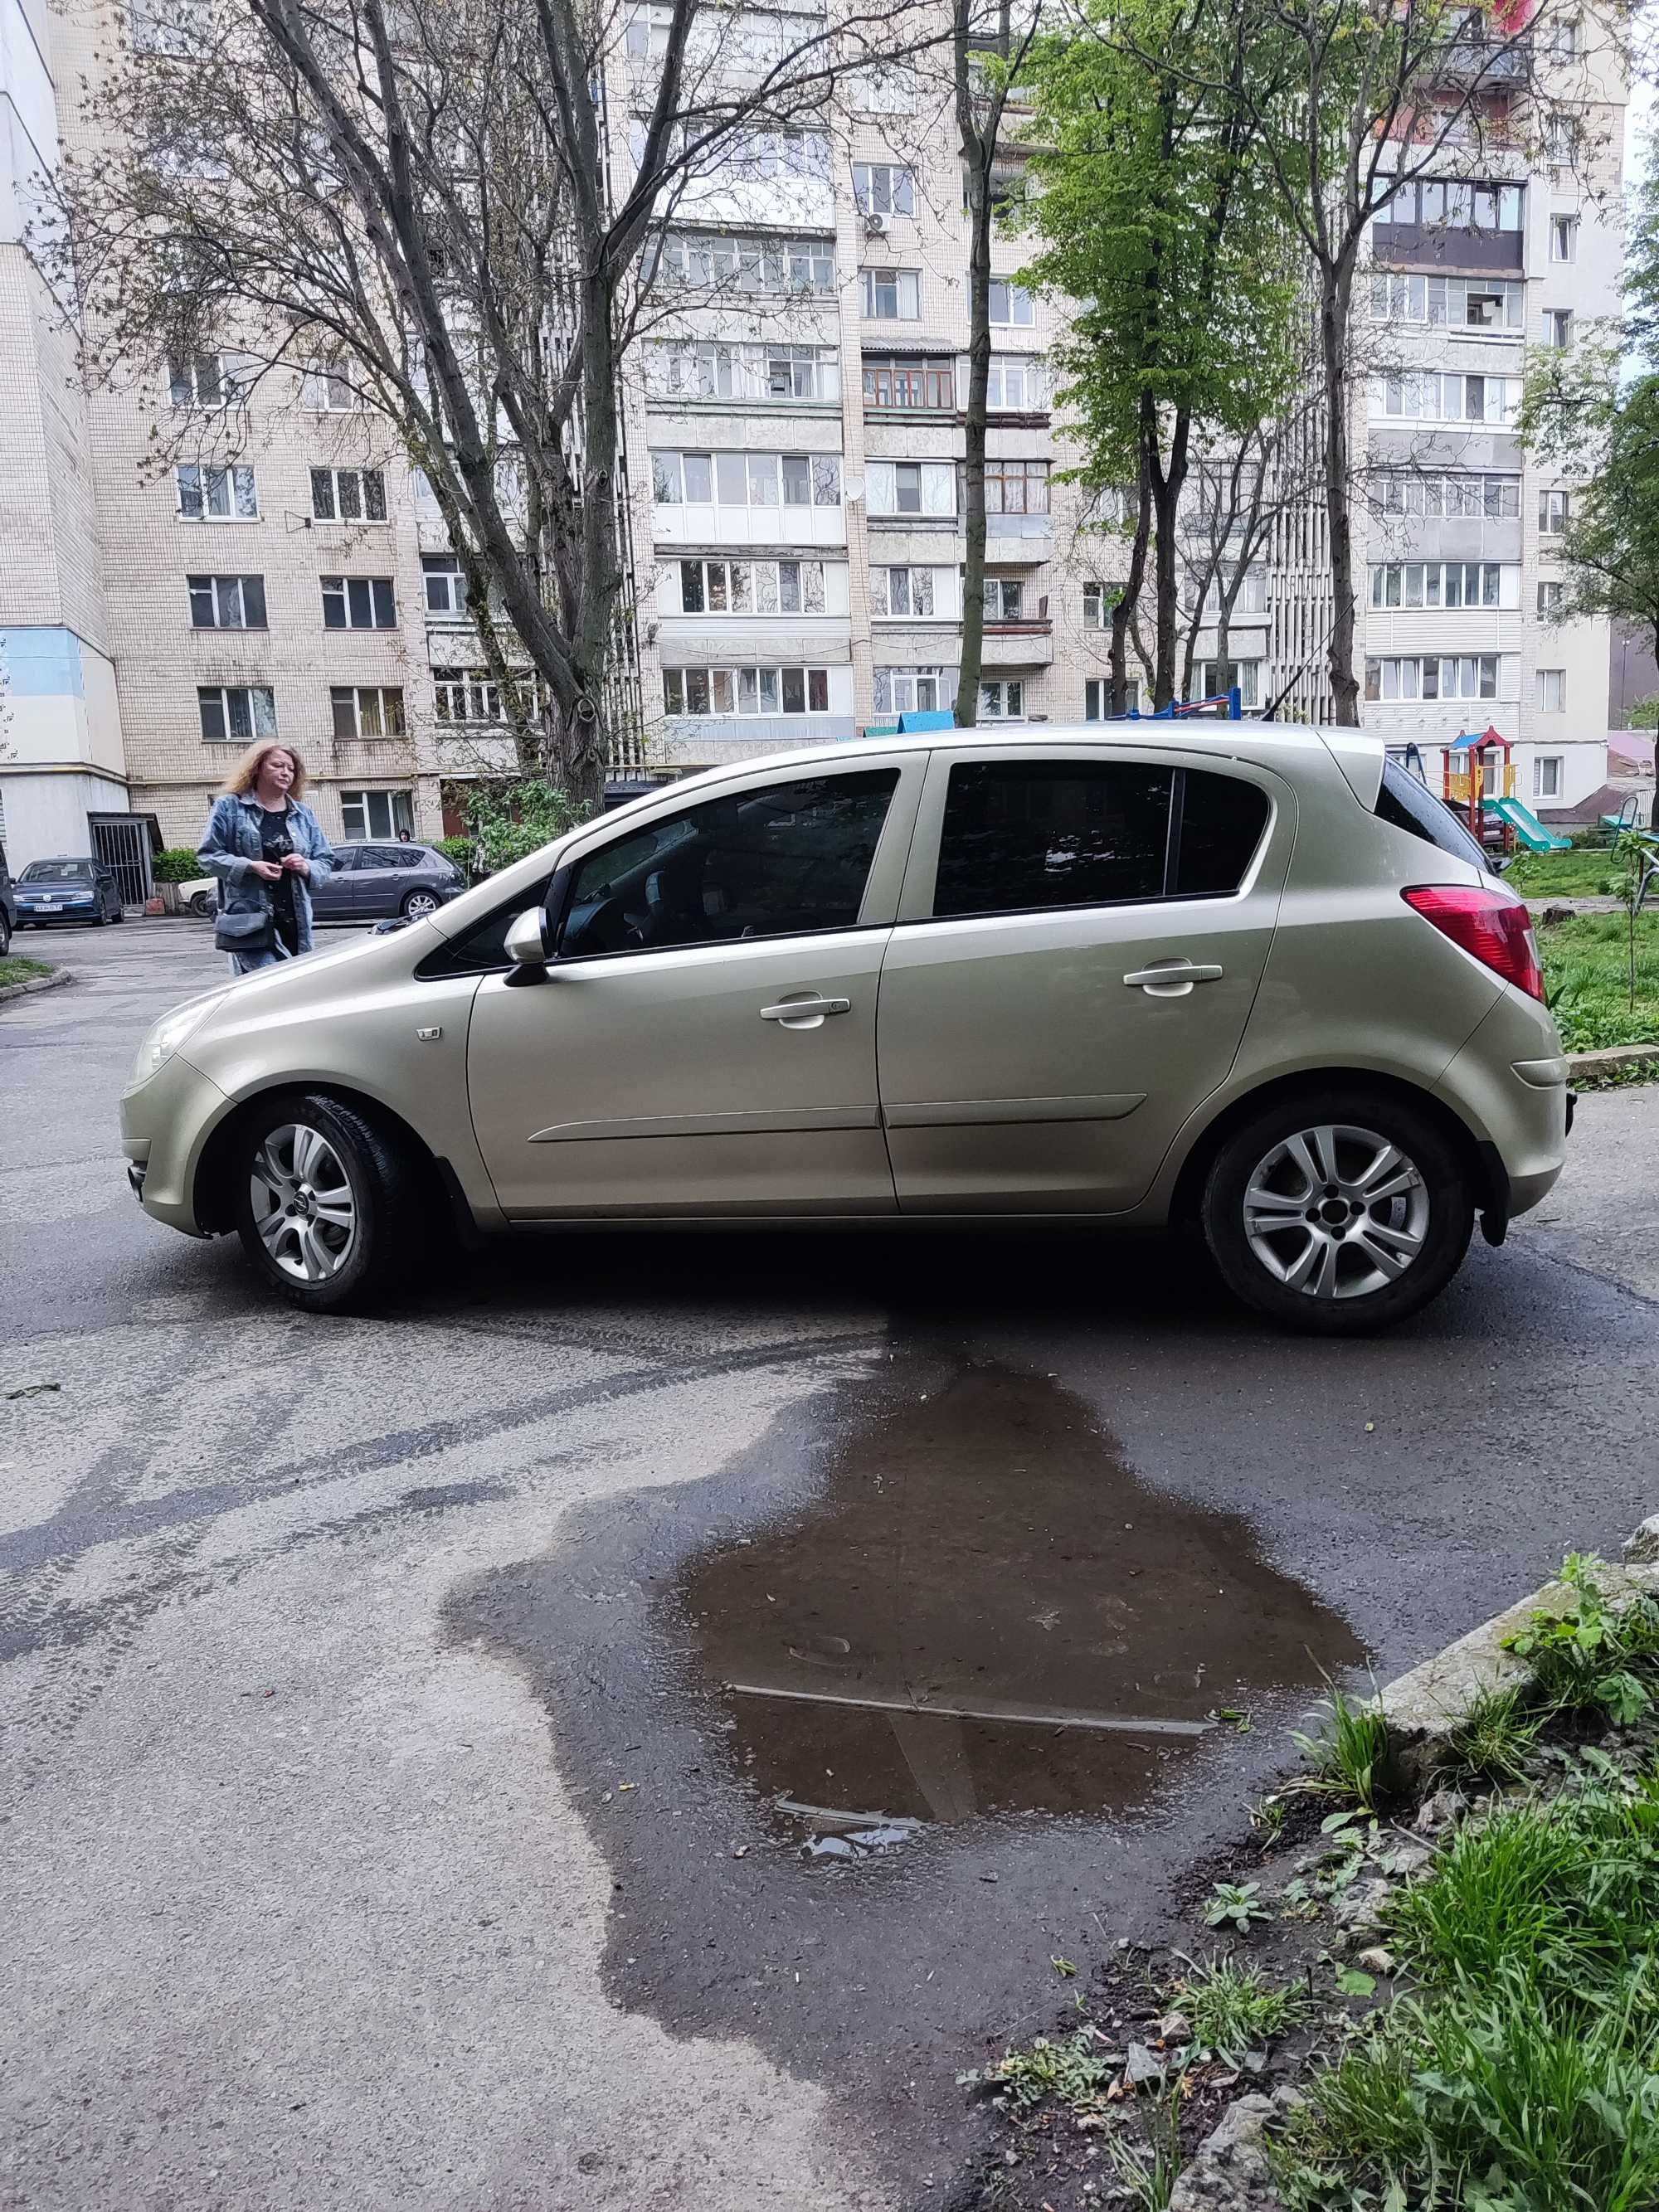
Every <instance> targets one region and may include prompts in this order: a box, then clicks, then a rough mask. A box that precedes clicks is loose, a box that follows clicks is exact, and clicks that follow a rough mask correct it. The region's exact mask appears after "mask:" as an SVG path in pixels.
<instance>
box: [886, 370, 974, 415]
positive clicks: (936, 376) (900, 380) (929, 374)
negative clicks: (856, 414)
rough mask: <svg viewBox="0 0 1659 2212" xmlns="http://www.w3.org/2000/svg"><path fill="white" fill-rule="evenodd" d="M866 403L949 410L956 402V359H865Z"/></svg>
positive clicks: (936, 410) (930, 411) (912, 408)
mask: <svg viewBox="0 0 1659 2212" xmlns="http://www.w3.org/2000/svg"><path fill="white" fill-rule="evenodd" d="M864 403H865V405H866V407H903V408H908V409H909V410H912V411H915V412H927V413H932V414H935V415H938V414H950V413H951V412H952V411H953V410H955V407H956V404H957V368H956V363H955V362H953V361H927V360H923V359H921V358H916V359H913V360H905V359H902V358H894V359H881V360H874V361H866V362H865V364H864Z"/></svg>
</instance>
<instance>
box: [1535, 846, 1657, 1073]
mask: <svg viewBox="0 0 1659 2212" xmlns="http://www.w3.org/2000/svg"><path fill="white" fill-rule="evenodd" d="M1560 857H1561V858H1562V859H1564V860H1577V858H1578V857H1579V856H1578V855H1577V854H1562V855H1561V856H1560ZM1629 930H1630V924H1629V922H1628V921H1627V920H1626V916H1625V915H1622V914H1576V915H1572V916H1571V918H1570V919H1569V920H1568V921H1558V922H1552V923H1550V924H1549V925H1547V927H1540V928H1539V930H1538V949H1539V951H1540V952H1541V954H1542V955H1543V959H1544V981H1545V986H1546V987H1547V990H1548V992H1549V996H1550V1003H1551V1006H1552V1009H1553V1012H1554V1015H1555V1018H1556V1022H1557V1024H1558V1026H1559V1029H1560V1031H1561V1040H1562V1042H1563V1043H1564V1044H1565V1046H1566V1048H1567V1050H1568V1051H1569V1052H1594V1051H1597V1050H1599V1049H1600V1048H1601V1047H1603V1046H1605V1045H1613V1044H1646V1043H1647V1042H1649V1041H1650V1039H1654V1038H1659V914H1648V913H1644V915H1643V916H1642V918H1641V920H1640V921H1639V922H1638V924H1637V931H1636V947H1637V951H1636V1009H1635V1012H1632V1011H1631V1006H1630V980H1629V964H1628V956H1627V951H1626V948H1627V945H1628V941H1629Z"/></svg>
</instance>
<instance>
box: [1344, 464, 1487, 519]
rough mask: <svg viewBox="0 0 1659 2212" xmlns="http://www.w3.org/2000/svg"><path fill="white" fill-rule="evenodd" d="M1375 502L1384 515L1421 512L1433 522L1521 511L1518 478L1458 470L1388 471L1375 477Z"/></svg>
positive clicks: (1416, 513) (1417, 513)
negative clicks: (1443, 518)
mask: <svg viewBox="0 0 1659 2212" xmlns="http://www.w3.org/2000/svg"><path fill="white" fill-rule="evenodd" d="M1376 507H1377V509H1378V512H1379V513H1383V514H1385V515H1394V514H1409V515H1419V514H1420V515H1424V516H1426V517H1427V518H1428V519H1429V520H1431V521H1437V520H1439V519H1440V517H1441V516H1443V515H1444V516H1446V517H1447V518H1449V519H1450V520H1457V519H1459V518H1469V519H1473V518H1474V517H1476V516H1484V518H1485V519H1486V520H1487V521H1488V522H1497V521H1500V520H1505V519H1510V520H1512V519H1514V518H1515V517H1516V516H1518V515H1519V514H1520V512H1521V479H1520V477H1497V476H1483V475H1480V474H1477V473H1476V472H1475V471H1473V470H1462V469H1459V470H1457V471H1447V472H1445V473H1442V472H1441V471H1438V470H1435V471H1431V472H1429V473H1427V474H1422V473H1419V471H1416V470H1414V469H1413V470H1409V471H1407V470H1389V471H1383V473H1382V474H1381V475H1380V476H1379V477H1378V479H1377V492H1376Z"/></svg>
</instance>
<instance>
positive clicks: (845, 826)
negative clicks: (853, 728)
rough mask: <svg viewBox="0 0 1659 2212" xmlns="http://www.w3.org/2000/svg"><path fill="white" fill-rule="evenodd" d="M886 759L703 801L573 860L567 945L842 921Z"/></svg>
mask: <svg viewBox="0 0 1659 2212" xmlns="http://www.w3.org/2000/svg"><path fill="white" fill-rule="evenodd" d="M897 782H898V770H897V769H866V770H860V771H857V772H854V773H853V774H851V775H820V776H811V777H805V778H799V779H797V780H795V781H792V782H788V783H780V784H774V785H770V786H769V787H767V788H766V789H764V790H762V791H741V792H734V793H729V794H727V795H726V796H724V797H721V798H719V799H708V800H706V801H705V802H704V803H703V804H702V805H701V806H694V807H690V808H689V809H688V810H687V811H685V812H684V814H675V815H671V816H670V817H668V818H667V819H666V820H665V821H662V822H659V823H653V825H652V826H651V827H650V828H649V829H644V830H635V831H634V832H633V833H632V834H631V835H629V836H625V837H621V838H618V839H617V841H616V842H615V843H613V844H610V845H605V846H603V847H601V848H600V849H599V851H598V852H596V853H590V854H587V855H586V857H585V858H584V859H583V860H580V861H579V862H578V863H577V866H576V870H575V874H574V880H573V882H572V884H571V889H570V898H569V902H568V906H567V908H566V910H565V918H564V929H563V933H562V937H561V939H560V947H559V949H560V951H561V952H562V953H563V954H565V955H566V956H577V957H580V956H583V955H594V954H603V953H617V952H634V951H655V950H657V949H659V948H660V947H662V946H665V945H721V944H727V943H730V942H732V941H733V940H734V939H738V938H743V939H752V938H763V937H793V936H799V935H804V934H806V933H811V932H813V931H818V930H826V929H851V928H853V927H854V926H855V925H856V923H857V921H858V918H859V911H860V908H861V906H862V905H863V902H864V888H865V884H866V882H867V881H868V879H869V874H870V866H871V863H872V860H874V858H875V853H876V842H877V840H878V837H879V836H880V835H881V828H882V823H884V821H885V819H886V817H887V809H888V806H889V805H890V802H891V799H892V796H893V792H894V789H895V787H896V784H897Z"/></svg>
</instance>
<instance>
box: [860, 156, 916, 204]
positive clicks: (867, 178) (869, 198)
mask: <svg viewBox="0 0 1659 2212" xmlns="http://www.w3.org/2000/svg"><path fill="white" fill-rule="evenodd" d="M853 204H854V206H855V207H856V208H857V209H858V211H859V213H860V215H879V216H901V215H914V214H915V211H916V173H915V170H914V169H912V168H911V167H908V164H907V163H905V162H902V161H854V164H853Z"/></svg>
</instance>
